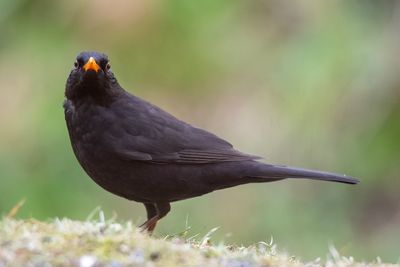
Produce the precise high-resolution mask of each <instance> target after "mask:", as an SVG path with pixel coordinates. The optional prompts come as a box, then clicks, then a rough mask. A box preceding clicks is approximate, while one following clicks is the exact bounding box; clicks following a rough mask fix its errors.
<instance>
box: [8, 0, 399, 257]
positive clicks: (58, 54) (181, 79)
mask: <svg viewBox="0 0 400 267" xmlns="http://www.w3.org/2000/svg"><path fill="white" fill-rule="evenodd" d="M399 27H400V2H399V1H395V0H392V1H390V0H382V1H373V0H335V1H319V0H307V1H306V0H247V1H232V0H202V1H183V0H181V1H179V0H168V1H167V0H166V1H161V0H160V1H157V0H142V1H139V0H137V1H123V0H117V1H108V0H99V1H79V0H70V1H50V0H43V1H34V0H2V1H0V128H1V130H0V179H1V180H0V213H1V214H3V215H5V214H7V212H8V211H9V210H10V209H11V208H12V207H13V206H14V205H15V204H16V203H17V202H18V201H19V200H21V199H23V198H26V203H25V205H24V207H23V208H22V209H21V210H20V212H19V213H18V217H20V218H29V217H34V218H38V219H48V218H54V217H70V218H73V219H85V218H86V217H87V216H88V215H89V214H90V213H91V211H93V210H94V209H95V208H96V207H97V206H100V207H101V208H102V209H103V210H104V211H105V214H106V216H107V217H108V218H110V217H112V216H114V215H115V214H116V216H117V219H119V220H133V221H134V222H135V223H140V222H141V221H142V220H144V218H145V213H144V208H143V207H142V205H140V204H136V203H133V202H129V201H126V200H124V199H120V198H118V197H115V196H113V195H111V194H110V193H108V192H105V191H103V190H102V189H101V188H99V187H98V186H97V185H95V184H94V183H93V182H92V181H91V180H90V179H89V178H88V177H87V175H86V174H85V173H84V172H83V170H82V169H81V168H80V166H79V165H78V163H77V161H76V159H75V157H74V155H73V153H72V150H71V147H70V144H69V139H68V136H67V131H66V126H65V122H64V115H63V109H62V102H63V98H64V97H63V93H64V85H65V80H66V78H67V76H68V73H69V71H70V69H71V68H72V66H73V63H74V59H75V56H76V55H77V54H78V53H79V52H80V51H82V50H100V51H104V52H106V53H107V54H108V55H109V57H110V58H111V66H112V69H113V71H114V73H116V75H117V78H118V79H119V82H120V83H121V84H122V86H123V87H125V88H126V89H128V90H129V91H130V92H132V93H134V94H136V95H138V96H140V97H143V98H146V99H148V100H149V101H151V102H153V103H155V104H157V105H159V106H161V107H162V108H164V109H167V110H168V111H169V112H171V113H172V114H174V115H176V116H177V117H179V118H181V119H183V120H186V121H188V122H190V123H192V124H194V125H196V126H198V127H202V128H205V129H208V130H210V131H212V132H214V133H216V134H217V135H219V136H221V137H224V138H226V139H227V140H229V141H231V142H232V143H233V144H235V146H236V147H237V148H238V149H240V150H243V151H245V152H248V153H252V154H258V155H261V156H263V157H265V158H266V160H268V161H269V162H273V163H282V164H288V165H294V166H302V167H308V168H315V169H322V170H330V171H335V172H339V173H347V174H350V175H353V176H357V177H360V179H361V180H362V182H361V184H359V185H357V186H347V185H342V184H333V183H322V182H315V181H284V182H277V183H270V184H257V185H246V186H241V187H237V188H232V189H227V190H223V191H219V192H215V193H212V194H208V195H206V196H203V197H201V198H196V199H192V200H187V201H184V202H178V203H174V204H173V206H172V212H171V213H170V215H169V216H168V217H167V218H166V219H164V220H163V221H162V222H161V223H160V224H159V228H158V230H157V233H158V234H159V235H166V234H171V233H179V232H181V231H183V230H184V229H185V227H186V222H187V224H188V225H190V226H191V230H190V234H193V235H195V234H197V233H199V234H200V235H204V234H205V233H207V232H208V231H209V230H210V229H212V228H213V227H216V226H220V227H221V228H220V229H219V230H218V232H217V233H216V234H215V235H214V240H215V241H216V242H218V241H220V240H223V241H224V242H226V243H229V244H238V245H240V244H244V245H249V244H252V243H255V242H258V241H267V240H269V239H270V237H271V236H273V238H274V240H275V242H276V243H277V244H278V246H279V247H280V248H281V249H283V250H288V251H289V252H290V253H291V254H293V255H297V257H301V258H303V259H313V258H316V257H320V256H321V257H324V256H325V254H326V253H327V251H328V246H329V245H330V244H332V245H334V246H336V248H337V249H338V250H339V252H341V253H343V254H344V255H352V256H354V257H355V258H356V259H366V260H372V259H375V258H376V257H377V256H380V257H381V258H382V259H383V260H386V261H398V260H399V256H400V179H399V178H400V177H399V176H400V175H399V174H400V152H399V151H400V56H399V55H400V42H399V40H400V31H399Z"/></svg>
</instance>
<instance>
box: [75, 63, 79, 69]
mask: <svg viewBox="0 0 400 267" xmlns="http://www.w3.org/2000/svg"><path fill="white" fill-rule="evenodd" d="M74 67H75V69H77V68H79V62H78V61H75V62H74Z"/></svg>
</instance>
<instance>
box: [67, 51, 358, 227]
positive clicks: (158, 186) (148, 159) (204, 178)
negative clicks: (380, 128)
mask: <svg viewBox="0 0 400 267" xmlns="http://www.w3.org/2000/svg"><path fill="white" fill-rule="evenodd" d="M65 97H66V100H65V102H64V111H65V120H66V122H67V127H68V132H69V136H70V139H71V144H72V148H73V150H74V153H75V155H76V157H77V159H78V161H79V163H80V164H81V166H82V167H83V169H84V170H85V171H86V173H87V174H88V175H89V176H90V177H91V178H92V179H93V180H94V181H95V182H96V183H97V184H98V185H100V186H101V187H103V188H104V189H105V190H107V191H109V192H111V193H113V194H116V195H118V196H121V197H124V198H127V199H129V200H134V201H137V202H141V203H143V204H144V205H145V207H146V211H147V221H146V222H145V223H144V224H143V225H142V227H143V229H146V230H148V231H149V232H152V231H153V230H154V228H155V226H156V224H157V221H158V220H160V219H161V218H162V217H164V216H165V215H166V214H167V213H168V212H169V211H170V203H171V202H173V201H178V200H182V199H186V198H192V197H196V196H201V195H203V194H206V193H209V192H212V191H214V190H218V189H223V188H227V187H232V186H237V185H241V184H247V183H264V182H272V181H278V180H282V179H286V178H307V179H314V180H322V181H333V182H340V183H348V184H356V183H357V182H358V180H356V179H354V178H352V177H348V176H345V175H338V174H333V173H328V172H321V171H313V170H305V169H298V168H292V167H286V166H278V165H272V164H267V163H263V162H260V161H259V159H260V157H258V156H253V155H249V154H245V153H242V152H240V151H237V150H235V149H234V148H233V147H232V145H231V144H230V143H228V142H227V141H225V140H223V139H221V138H219V137H217V136H216V135H214V134H212V133H209V132H207V131H205V130H202V129H199V128H196V127H193V126H191V125H189V124H187V123H185V122H183V121H181V120H178V119H177V118H175V117H174V116H172V115H170V114H169V113H167V112H165V111H163V110H162V109H160V108H158V107H156V106H154V105H152V104H150V103H148V102H146V101H144V100H142V99H140V98H138V97H136V96H134V95H131V94H130V93H128V92H127V91H125V90H124V89H123V88H122V87H121V86H120V85H119V84H118V82H117V80H116V79H115V77H114V74H113V73H112V72H111V70H110V64H109V61H108V58H107V56H106V55H105V54H102V53H98V52H82V53H80V54H79V55H78V57H77V58H76V62H75V65H74V68H73V69H72V71H71V73H70V75H69V77H68V80H67V84H66V90H65Z"/></svg>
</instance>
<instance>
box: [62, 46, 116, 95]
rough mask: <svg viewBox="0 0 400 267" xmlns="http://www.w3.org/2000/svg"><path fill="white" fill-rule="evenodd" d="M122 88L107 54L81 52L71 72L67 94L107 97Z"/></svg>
mask: <svg viewBox="0 0 400 267" xmlns="http://www.w3.org/2000/svg"><path fill="white" fill-rule="evenodd" d="M119 90H120V86H119V85H118V82H117V80H116V79H115V77H114V74H113V73H112V72H111V66H110V62H109V60H108V57H107V55H106V54H103V53H99V52H81V53H80V54H79V55H78V56H77V57H76V60H75V62H74V66H73V69H72V70H71V73H70V74H69V77H68V80H67V85H66V89H65V95H66V97H67V98H68V99H74V98H79V97H85V96H92V97H105V96H108V95H112V94H114V93H115V92H116V91H119Z"/></svg>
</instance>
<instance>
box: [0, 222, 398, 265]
mask: <svg viewBox="0 0 400 267" xmlns="http://www.w3.org/2000/svg"><path fill="white" fill-rule="evenodd" d="M214 231H215V230H214V229H213V230H212V231H210V232H209V233H208V234H207V235H206V236H205V237H203V238H202V239H201V240H200V241H193V239H191V238H190V239H185V237H184V236H175V237H167V238H155V237H150V236H148V235H147V234H144V233H141V232H140V231H139V230H138V229H137V228H136V227H135V226H133V225H132V223H131V222H126V223H122V224H121V223H116V222H113V221H109V222H107V221H104V220H102V221H100V222H99V221H72V220H69V219H62V220H60V219H55V220H53V221H51V222H48V223H45V222H40V221H37V220H34V219H30V220H15V219H10V218H4V219H3V220H1V221H0V266H47V265H51V266H82V267H87V266H113V267H114V266H163V267H164V266H165V267H168V266H227V267H236V266H242V267H252V266H271V267H272V266H390V265H385V264H382V263H379V262H378V261H377V262H375V263H368V264H367V263H356V262H354V260H353V259H352V258H346V257H342V256H340V255H339V254H338V253H337V252H336V250H334V249H331V253H330V256H329V257H328V259H327V260H326V262H325V263H322V262H321V261H320V260H319V259H317V260H315V261H313V262H308V263H303V262H301V261H299V260H297V258H295V257H294V256H290V255H288V254H286V253H280V252H277V250H276V245H274V244H273V243H272V242H270V243H266V242H259V243H257V244H255V245H252V246H249V247H233V246H227V245H224V244H217V245H213V244H212V243H211V241H210V240H211V234H212V233H213V232H214ZM392 266H395V265H392ZM397 266H398V265H397Z"/></svg>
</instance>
